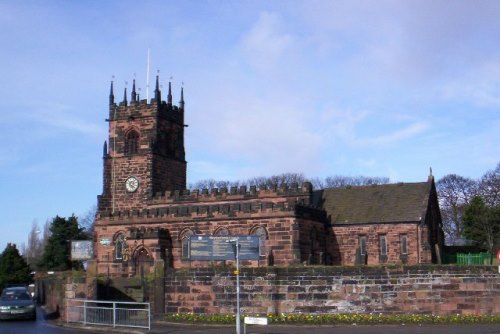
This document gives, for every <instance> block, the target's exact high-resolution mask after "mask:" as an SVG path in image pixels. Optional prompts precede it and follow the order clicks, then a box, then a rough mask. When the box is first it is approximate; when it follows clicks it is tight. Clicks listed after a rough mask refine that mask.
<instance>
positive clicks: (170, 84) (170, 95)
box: [167, 77, 172, 104]
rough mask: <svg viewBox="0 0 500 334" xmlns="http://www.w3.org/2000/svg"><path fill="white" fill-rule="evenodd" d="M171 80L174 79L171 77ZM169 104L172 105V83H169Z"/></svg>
mask: <svg viewBox="0 0 500 334" xmlns="http://www.w3.org/2000/svg"><path fill="white" fill-rule="evenodd" d="M170 79H172V77H170ZM167 103H168V104H172V83H171V82H170V81H169V82H168V96H167Z"/></svg>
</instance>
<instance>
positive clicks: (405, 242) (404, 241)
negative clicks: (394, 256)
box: [399, 234, 408, 256]
mask: <svg viewBox="0 0 500 334" xmlns="http://www.w3.org/2000/svg"><path fill="white" fill-rule="evenodd" d="M399 241H400V244H401V255H403V256H404V255H408V237H407V236H406V234H401V235H400V236H399Z"/></svg>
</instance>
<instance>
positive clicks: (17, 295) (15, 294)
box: [0, 291, 31, 301]
mask: <svg viewBox="0 0 500 334" xmlns="http://www.w3.org/2000/svg"><path fill="white" fill-rule="evenodd" d="M0 299H1V300H2V301H10V300H31V297H30V295H29V294H28V293H27V292H25V291H4V293H2V297H0Z"/></svg>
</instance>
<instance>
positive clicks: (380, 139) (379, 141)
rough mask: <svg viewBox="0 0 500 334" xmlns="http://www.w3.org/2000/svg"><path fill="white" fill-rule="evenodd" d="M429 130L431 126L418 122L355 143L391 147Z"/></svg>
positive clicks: (359, 139) (358, 139) (360, 139)
mask: <svg viewBox="0 0 500 334" xmlns="http://www.w3.org/2000/svg"><path fill="white" fill-rule="evenodd" d="M428 128H429V125H428V124H427V123H426V122H417V123H413V124H411V125H409V126H407V127H405V128H402V129H399V130H396V131H393V132H390V133H388V134H385V135H381V136H374V137H364V138H363V137H361V138H357V139H356V140H355V142H354V143H355V144H356V145H359V146H382V145H390V144H394V143H398V142H400V141H402V140H405V139H409V138H412V137H415V136H417V135H420V134H421V133H423V132H424V131H425V130H427V129H428Z"/></svg>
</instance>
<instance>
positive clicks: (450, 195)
mask: <svg viewBox="0 0 500 334" xmlns="http://www.w3.org/2000/svg"><path fill="white" fill-rule="evenodd" d="M436 186H437V191H438V195H439V206H440V208H441V216H442V219H443V231H444V233H445V235H446V238H447V241H448V242H451V243H453V242H455V241H456V240H457V239H460V238H462V237H463V229H464V223H463V215H464V210H465V207H466V206H467V205H468V204H469V203H470V201H471V199H472V198H473V197H474V196H475V195H476V194H477V191H478V190H477V189H478V184H477V182H476V181H474V180H472V179H470V178H466V177H463V176H460V175H456V174H448V175H446V176H444V177H442V178H441V179H440V180H439V181H438V182H437V184H436Z"/></svg>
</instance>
